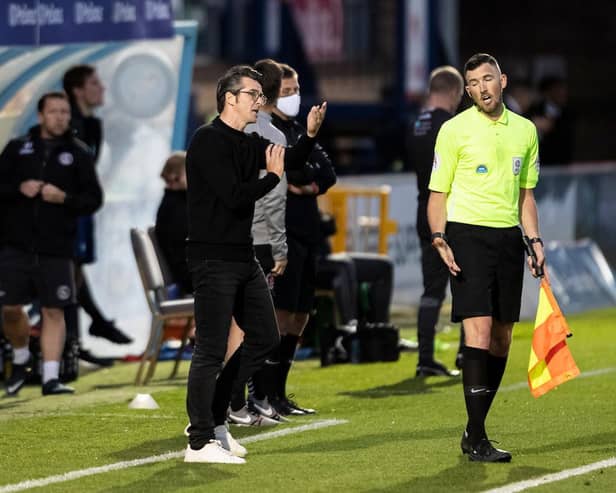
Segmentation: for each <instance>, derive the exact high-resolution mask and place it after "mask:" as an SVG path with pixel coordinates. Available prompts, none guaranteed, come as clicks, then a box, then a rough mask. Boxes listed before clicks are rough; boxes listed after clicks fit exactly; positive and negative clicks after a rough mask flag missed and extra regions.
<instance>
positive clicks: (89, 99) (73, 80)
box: [62, 65, 132, 366]
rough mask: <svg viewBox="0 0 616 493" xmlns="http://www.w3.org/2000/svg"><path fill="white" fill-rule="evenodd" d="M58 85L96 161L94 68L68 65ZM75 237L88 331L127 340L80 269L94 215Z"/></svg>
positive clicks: (99, 132) (99, 86)
mask: <svg viewBox="0 0 616 493" xmlns="http://www.w3.org/2000/svg"><path fill="white" fill-rule="evenodd" d="M62 85H63V87H64V91H65V92H66V94H67V96H68V99H69V102H70V104H71V129H72V130H73V132H74V133H75V136H76V137H77V138H78V139H79V140H81V141H82V142H84V143H85V144H86V145H87V146H88V148H89V149H90V152H91V154H92V156H93V157H94V164H96V162H97V161H98V157H99V155H100V151H101V146H102V143H103V125H102V122H101V120H100V118H98V117H97V116H96V115H95V113H94V112H95V110H96V109H97V108H99V107H100V106H102V104H103V100H104V94H105V87H104V86H103V83H102V82H101V80H100V78H99V76H98V74H97V72H96V69H95V68H94V67H93V66H91V65H75V66H73V67H71V68H69V69H68V70H67V71H66V73H65V74H64V77H63V79H62ZM76 239H77V241H76V242H75V282H76V284H77V286H76V287H77V302H78V304H79V306H81V308H83V309H84V311H85V312H86V313H87V314H88V316H89V317H90V318H91V319H92V323H91V324H90V328H89V333H90V335H92V336H96V337H103V338H105V339H107V340H109V341H111V342H114V343H116V344H130V343H131V342H132V339H131V338H130V337H128V336H127V335H126V334H124V332H122V331H121V330H120V329H118V328H117V327H116V326H115V324H114V322H113V320H108V319H107V318H106V317H105V316H104V315H103V314H102V312H101V310H100V309H99V307H98V305H97V304H96V302H95V301H94V297H93V296H92V292H91V291H90V287H89V285H88V281H87V279H86V277H85V275H84V272H83V265H84V264H92V263H94V262H96V255H95V237H94V217H93V216H91V215H88V216H81V217H80V218H79V220H78V222H77V238H76ZM77 308H78V306H77V305H72V306H70V307H68V308H66V310H65V313H64V316H65V318H66V325H67V331H68V332H69V333H71V332H72V333H73V334H74V335H75V336H77V335H78V332H79V319H78V316H77ZM79 357H80V358H81V359H82V360H84V361H88V362H89V363H94V364H97V365H101V366H111V364H113V360H111V359H109V358H98V357H96V356H94V355H92V354H91V353H90V352H89V351H87V350H85V349H83V348H80V350H79Z"/></svg>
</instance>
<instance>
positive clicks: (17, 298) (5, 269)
mask: <svg viewBox="0 0 616 493" xmlns="http://www.w3.org/2000/svg"><path fill="white" fill-rule="evenodd" d="M35 299H38V300H39V301H40V303H41V306H43V307H45V308H63V307H65V306H68V305H72V304H74V303H75V272H74V267H73V261H72V260H71V259H69V258H64V257H51V256H48V255H39V254H36V253H28V252H24V251H22V250H18V249H16V248H12V247H5V248H3V249H2V250H1V251H0V305H25V304H27V303H30V302H31V301H33V300H35Z"/></svg>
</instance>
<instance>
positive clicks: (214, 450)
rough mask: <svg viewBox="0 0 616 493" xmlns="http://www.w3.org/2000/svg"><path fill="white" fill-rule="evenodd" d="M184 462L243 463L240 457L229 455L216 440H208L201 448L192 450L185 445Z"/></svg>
mask: <svg viewBox="0 0 616 493" xmlns="http://www.w3.org/2000/svg"><path fill="white" fill-rule="evenodd" d="M184 462H210V463H216V464H245V463H246V461H245V460H244V459H242V458H241V457H236V456H235V455H231V452H229V451H228V450H225V449H224V448H223V447H222V445H221V444H220V442H219V441H218V440H210V441H209V443H207V444H206V445H205V446H204V447H203V448H200V449H199V450H193V449H192V448H190V445H188V446H187V447H186V454H185V455H184Z"/></svg>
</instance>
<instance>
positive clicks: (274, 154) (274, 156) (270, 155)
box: [265, 144, 285, 178]
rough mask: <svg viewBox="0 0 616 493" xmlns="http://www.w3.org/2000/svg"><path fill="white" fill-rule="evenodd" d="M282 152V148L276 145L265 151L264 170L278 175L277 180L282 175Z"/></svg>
mask: <svg viewBox="0 0 616 493" xmlns="http://www.w3.org/2000/svg"><path fill="white" fill-rule="evenodd" d="M284 151H285V149H284V147H282V146H280V145H278V144H270V145H268V146H267V149H265V168H266V169H267V171H268V172H270V173H274V174H276V175H278V178H280V177H281V176H282V173H284Z"/></svg>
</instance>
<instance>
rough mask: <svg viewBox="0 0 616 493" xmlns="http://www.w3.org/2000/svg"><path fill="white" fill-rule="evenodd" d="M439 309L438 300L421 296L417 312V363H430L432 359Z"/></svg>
mask: <svg viewBox="0 0 616 493" xmlns="http://www.w3.org/2000/svg"><path fill="white" fill-rule="evenodd" d="M440 311H441V303H440V300H438V299H436V298H424V297H422V298H421V300H420V305H419V313H418V314H417V339H418V340H419V361H418V365H425V364H430V363H432V362H433V361H434V334H435V327H436V324H437V322H438V315H439V312H440Z"/></svg>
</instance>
